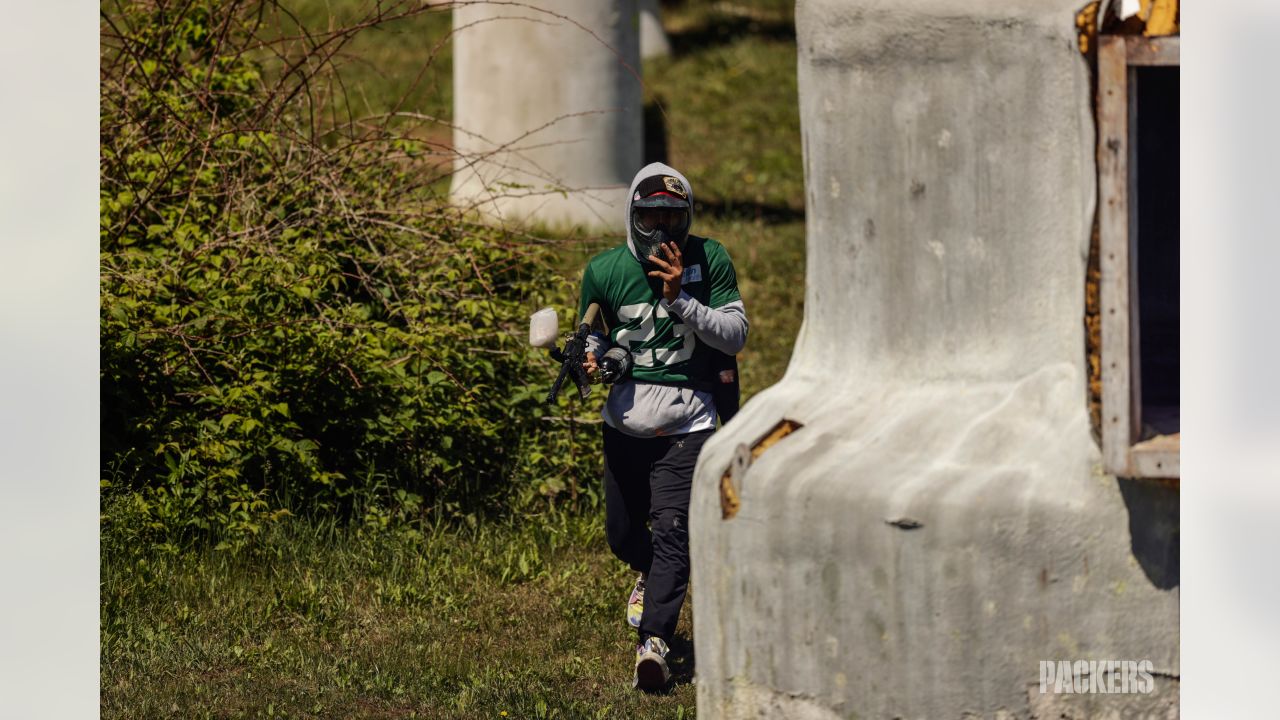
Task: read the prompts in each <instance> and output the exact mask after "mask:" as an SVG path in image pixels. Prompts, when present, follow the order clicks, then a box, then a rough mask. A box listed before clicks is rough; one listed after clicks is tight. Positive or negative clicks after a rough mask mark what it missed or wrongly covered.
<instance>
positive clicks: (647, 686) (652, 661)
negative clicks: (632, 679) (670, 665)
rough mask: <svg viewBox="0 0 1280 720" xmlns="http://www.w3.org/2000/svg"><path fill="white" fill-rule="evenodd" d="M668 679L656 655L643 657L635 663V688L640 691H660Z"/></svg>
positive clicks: (661, 662)
mask: <svg viewBox="0 0 1280 720" xmlns="http://www.w3.org/2000/svg"><path fill="white" fill-rule="evenodd" d="M668 677H669V675H668V674H667V671H666V668H664V667H663V661H662V658H660V657H658V656H657V655H653V654H650V655H645V656H644V657H641V658H640V661H639V662H637V663H636V687H637V688H639V689H641V690H661V689H662V688H663V687H664V686H666V684H667V678H668Z"/></svg>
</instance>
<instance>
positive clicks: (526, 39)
mask: <svg viewBox="0 0 1280 720" xmlns="http://www.w3.org/2000/svg"><path fill="white" fill-rule="evenodd" d="M530 5H533V6H534V7H527V6H522V5H499V4H494V5H490V4H485V3H479V4H475V5H462V6H460V7H457V8H455V9H454V11H453V25H454V29H455V31H456V34H455V36H454V39H453V72H454V125H455V128H456V129H455V130H454V146H455V149H456V150H457V153H458V157H457V160H456V161H455V163H454V170H455V174H454V177H453V182H452V188H451V193H450V194H451V198H452V200H453V203H454V204H455V205H459V206H462V207H467V208H474V209H476V210H478V211H479V212H480V213H481V214H482V215H483V216H485V217H487V218H489V219H491V220H494V221H501V222H517V223H543V224H546V225H549V226H555V227H565V226H580V227H585V228H587V229H593V230H603V229H609V230H615V231H619V230H620V228H621V227H622V224H623V223H624V217H623V216H624V211H625V200H626V192H627V186H628V184H629V183H630V182H631V177H632V175H633V174H634V173H635V172H636V170H638V169H639V168H640V165H641V161H642V153H643V143H644V135H643V118H642V113H643V101H642V97H641V88H640V81H639V78H638V74H639V71H640V42H639V31H638V27H637V19H636V4H635V0H609V1H605V0H558V1H557V2H550V1H549V0H548V1H546V2H536V1H535V2H533V3H530Z"/></svg>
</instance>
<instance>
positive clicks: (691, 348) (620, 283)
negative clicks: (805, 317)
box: [578, 235, 742, 383]
mask: <svg viewBox="0 0 1280 720" xmlns="http://www.w3.org/2000/svg"><path fill="white" fill-rule="evenodd" d="M683 259H684V276H683V278H682V279H681V281H680V289H681V291H683V292H686V293H688V294H689V295H690V296H691V297H693V298H694V299H696V300H697V301H698V302H700V303H702V304H703V305H706V306H708V307H711V308H718V307H720V306H722V305H726V304H728V303H731V302H734V301H735V300H740V299H741V297H742V296H741V295H739V294H738V278H737V275H736V274H735V273H734V270H733V263H732V262H731V261H730V260H729V253H728V252H726V251H725V249H724V246H722V245H721V244H720V243H718V242H716V241H715V240H710V239H707V238H700V237H697V236H694V235H690V236H689V240H688V242H687V243H685V248H684V251H683ZM647 272H648V269H647V268H646V267H645V266H644V265H641V264H640V261H639V260H637V259H636V258H635V256H634V255H632V254H631V250H630V248H629V247H628V246H627V245H626V244H623V245H620V246H618V247H615V248H612V249H610V250H606V251H604V252H602V253H600V254H599V255H596V256H595V257H594V258H592V259H591V262H589V263H587V269H586V271H585V272H584V273H583V275H582V297H581V300H579V302H578V317H582V315H583V314H584V313H585V312H586V310H587V306H589V305H590V304H591V303H593V302H594V303H599V304H600V312H601V315H602V316H603V318H604V321H605V324H606V325H607V326H608V328H609V341H610V342H611V343H612V344H614V345H620V346H622V347H625V348H627V349H628V350H630V351H631V357H632V369H631V377H632V378H634V379H636V380H640V381H643V382H653V383H686V382H707V381H710V380H712V379H713V377H714V373H713V371H712V370H711V365H710V359H711V354H712V353H713V352H714V350H713V349H712V348H710V347H709V346H707V345H705V344H704V343H701V342H698V338H697V336H696V335H694V333H693V329H692V328H690V327H688V326H687V325H685V324H684V323H683V322H680V321H678V319H677V318H675V317H673V316H672V315H671V314H669V313H668V312H667V311H666V309H665V308H663V307H662V305H661V304H660V303H659V301H660V300H662V281H661V280H659V279H657V278H651V277H649V276H648V275H647V274H646V273H647Z"/></svg>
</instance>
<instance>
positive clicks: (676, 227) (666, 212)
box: [635, 207, 689, 234]
mask: <svg viewBox="0 0 1280 720" xmlns="http://www.w3.org/2000/svg"><path fill="white" fill-rule="evenodd" d="M688 222H689V211H688V210H685V209H684V208H671V207H648V208H646V207H638V208H636V209H635V224H636V228H637V229H638V230H640V232H642V233H645V234H648V233H651V232H653V231H654V230H657V229H658V228H662V229H663V230H666V231H668V232H672V233H678V232H679V231H681V230H683V229H684V226H685V225H686V224H687V223H688Z"/></svg>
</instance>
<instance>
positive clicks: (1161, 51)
mask: <svg viewBox="0 0 1280 720" xmlns="http://www.w3.org/2000/svg"><path fill="white" fill-rule="evenodd" d="M1179 40H1180V38H1179V37H1177V36H1176V35H1175V36H1172V37H1153V38H1148V37H1141V36H1138V35H1129V36H1126V37H1125V45H1126V48H1125V56H1126V58H1127V61H1128V63H1129V64H1130V65H1181V64H1182V62H1181V59H1180V58H1181V55H1182V51H1181V49H1180V47H1181V43H1180V42H1179Z"/></svg>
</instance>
